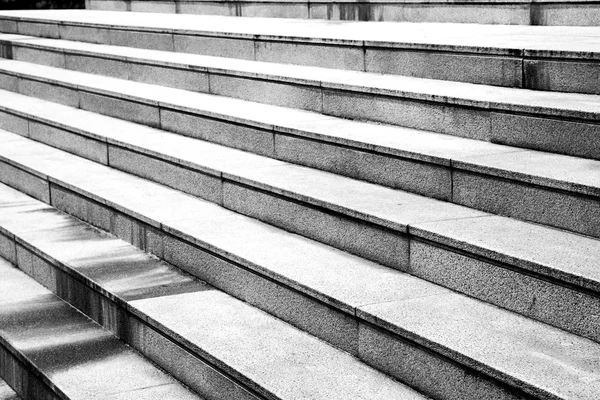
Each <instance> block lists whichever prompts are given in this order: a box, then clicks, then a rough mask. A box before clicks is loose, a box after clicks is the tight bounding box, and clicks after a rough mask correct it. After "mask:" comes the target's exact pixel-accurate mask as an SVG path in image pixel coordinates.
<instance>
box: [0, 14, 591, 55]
mask: <svg viewBox="0 0 600 400" xmlns="http://www.w3.org/2000/svg"><path fill="white" fill-rule="evenodd" d="M123 14H126V15H123ZM0 15H3V16H7V17H13V18H19V19H24V20H32V21H60V22H67V21H68V22H73V23H79V24H88V25H97V26H107V25H112V26H114V25H116V26H119V27H126V28H129V29H132V28H133V29H135V28H143V29H147V30H152V31H158V32H173V31H178V32H181V33H188V34H200V33H204V34H212V35H218V34H223V35H227V36H230V37H242V38H253V37H263V38H271V37H274V38H278V39H279V38H282V37H283V38H286V39H287V40H294V39H296V40H303V41H312V42H315V43H323V42H327V43H339V44H346V45H361V44H363V43H366V44H370V43H373V44H376V45H378V46H386V47H413V48H437V49H455V50H457V51H460V50H469V51H474V52H481V53H483V52H486V53H492V54H510V55H517V54H529V55H532V54H535V55H545V56H550V57H564V56H574V57H581V58H585V57H594V58H598V53H599V50H600V43H599V42H600V41H599V39H598V36H600V32H599V31H598V30H597V29H596V28H595V27H571V26H569V27H564V26H558V27H553V26H543V27H540V26H513V25H475V24H457V23H418V24H415V23H406V22H378V23H377V24H372V23H369V22H360V21H326V20H295V19H278V18H244V17H228V16H213V15H185V14H154V13H136V12H128V13H122V12H114V11H93V10H85V11H83V12H82V11H80V10H69V11H66V12H65V10H54V11H53V10H44V11H3V12H2V13H0ZM224 26H226V27H227V29H224ZM392 38H401V39H392Z"/></svg>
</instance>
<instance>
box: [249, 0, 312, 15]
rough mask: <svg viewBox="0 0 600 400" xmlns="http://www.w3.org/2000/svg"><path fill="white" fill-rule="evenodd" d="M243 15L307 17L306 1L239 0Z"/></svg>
mask: <svg viewBox="0 0 600 400" xmlns="http://www.w3.org/2000/svg"><path fill="white" fill-rule="evenodd" d="M239 4H240V8H241V9H242V15H243V16H244V17H255V18H256V17H260V18H308V6H309V5H308V3H306V4H302V3H300V4H289V3H288V4H285V3H258V2H257V3H252V2H248V3H245V2H240V3H239Z"/></svg>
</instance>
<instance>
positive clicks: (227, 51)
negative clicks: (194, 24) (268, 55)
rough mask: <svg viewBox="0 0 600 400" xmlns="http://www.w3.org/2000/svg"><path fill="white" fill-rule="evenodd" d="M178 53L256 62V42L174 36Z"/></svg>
mask: <svg viewBox="0 0 600 400" xmlns="http://www.w3.org/2000/svg"><path fill="white" fill-rule="evenodd" d="M173 41H174V47H175V50H174V51H176V52H181V53H192V54H204V55H208V56H217V57H233V58H242V59H244V60H254V42H253V41H252V40H244V39H230V38H223V37H211V36H190V35H181V34H180V35H173Z"/></svg>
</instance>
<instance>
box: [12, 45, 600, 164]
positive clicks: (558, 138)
mask: <svg viewBox="0 0 600 400" xmlns="http://www.w3.org/2000/svg"><path fill="white" fill-rule="evenodd" d="M0 43H3V44H2V45H0V47H2V48H3V49H4V50H2V51H0V53H2V54H5V56H6V57H7V58H12V59H15V60H19V61H24V62H32V63H36V64H42V65H49V66H53V67H57V68H66V69H70V70H75V71H81V72H87V73H94V74H99V75H104V76H112V77H115V78H120V79H128V80H133V81H139V82H147V83H152V84H158V85H163V86H168V87H174V88H179V89H185V90H191V91H195V92H203V93H211V94H217V95H222V96H227V97H236V98H241V99H245V100H250V101H255V102H260V103H266V104H273V105H278V106H284V107H293V108H298V109H304V110H309V111H315V112H320V113H324V114H327V115H332V116H338V117H343V118H351V119H357V120H372V121H377V122H383V123H388V124H394V125H400V126H406V127H413V128H418V129H427V130H430V131H435V132H440V133H445V134H449V135H456V136H460V137H467V138H474V139H479V140H484V141H492V142H495V143H504V144H508V145H513V146H520V147H526V148H534V149H540V150H544V151H551V152H557V153H564V154H569V155H574V156H582V157H591V158H596V159H598V158H600V144H598V143H600V140H599V139H598V137H599V136H600V134H599V132H598V117H599V115H598V109H599V106H600V97H599V96H597V95H586V94H576V93H570V94H561V95H558V94H557V93H551V92H543V91H531V90H523V89H514V88H500V87H491V86H487V85H474V84H469V83H459V82H449V81H444V82H440V81H438V80H432V79H422V78H413V77H403V76H394V75H381V74H376V73H365V72H356V71H343V70H332V69H327V68H318V67H307V66H298V65H285V64H274V63H265V62H256V61H247V60H238V59H231V58H220V57H211V56H200V55H192V54H182V53H177V54H173V53H172V52H161V51H155V50H145V49H133V48H129V47H121V46H106V45H98V44H93V43H82V42H73V41H66V40H53V39H39V38H34V37H30V36H22V35H11V34H8V35H1V36H0ZM20 70H23V71H25V70H24V68H23V67H21V68H20ZM574 121H579V123H575V122H574ZM565 132H568V135H569V139H570V140H568V141H566V140H565ZM590 144H591V145H590Z"/></svg>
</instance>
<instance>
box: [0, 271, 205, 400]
mask: <svg viewBox="0 0 600 400" xmlns="http://www.w3.org/2000/svg"><path fill="white" fill-rule="evenodd" d="M0 274H1V276H2V279H1V280H0V288H1V290H0V304H1V305H2V310H1V313H0V319H1V321H2V324H1V326H2V329H1V330H0V338H1V340H2V341H3V342H4V343H3V345H6V343H8V345H9V346H11V347H13V348H14V349H15V350H16V351H17V352H19V353H20V354H22V356H23V357H24V358H25V359H28V360H29V361H30V362H31V363H33V364H34V365H35V366H36V368H37V369H38V370H39V371H40V372H41V373H42V374H43V375H45V376H46V377H47V378H48V379H49V381H50V382H51V383H52V384H53V385H55V386H56V387H58V389H59V390H60V391H61V392H62V393H64V394H65V395H66V396H67V398H70V399H96V398H102V399H113V398H123V397H126V398H132V397H135V398H136V399H154V398H155V397H154V395H155V393H154V392H155V387H157V386H160V387H161V390H163V391H164V392H165V395H167V396H172V397H173V398H175V397H176V398H181V399H198V396H196V395H194V394H192V393H191V392H190V391H189V390H187V389H186V388H185V387H183V386H182V385H181V384H180V383H179V382H177V381H175V380H174V379H173V378H172V377H171V376H169V375H167V374H165V373H164V372H162V371H161V370H159V369H158V368H156V367H155V366H154V365H153V364H152V363H150V362H149V361H148V360H146V359H145V358H143V357H141V356H140V355H139V354H137V353H136V352H135V351H133V350H132V349H131V348H129V347H128V346H126V345H125V344H124V343H123V342H121V341H120V340H119V339H117V338H116V336H114V335H113V334H111V333H110V332H108V331H107V330H105V329H103V328H102V327H100V326H99V325H98V324H96V323H95V322H93V321H91V320H90V319H88V318H87V317H85V316H83V315H82V314H81V313H79V312H78V311H77V310H75V309H74V308H73V307H71V306H70V305H68V304H67V303H65V302H64V301H62V300H61V299H59V298H58V297H56V296H55V295H53V294H52V293H51V292H50V291H49V290H47V289H45V288H44V287H43V286H41V285H40V284H38V283H37V282H35V281H34V280H33V279H32V278H29V277H28V276H27V275H25V273H23V272H21V271H19V270H18V269H16V268H15V267H13V266H12V265H10V264H9V263H8V262H6V261H5V260H3V259H0ZM16 288H18V290H15V289H16ZM16 292H17V293H16Z"/></svg>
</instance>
